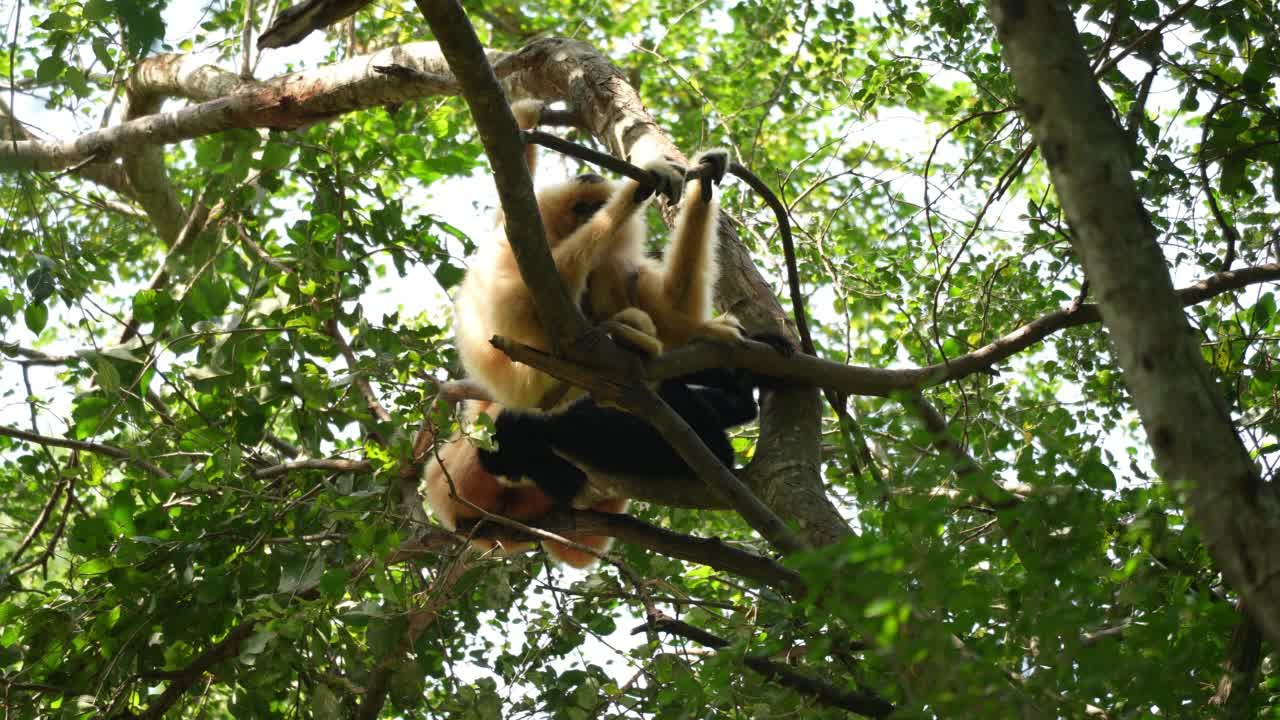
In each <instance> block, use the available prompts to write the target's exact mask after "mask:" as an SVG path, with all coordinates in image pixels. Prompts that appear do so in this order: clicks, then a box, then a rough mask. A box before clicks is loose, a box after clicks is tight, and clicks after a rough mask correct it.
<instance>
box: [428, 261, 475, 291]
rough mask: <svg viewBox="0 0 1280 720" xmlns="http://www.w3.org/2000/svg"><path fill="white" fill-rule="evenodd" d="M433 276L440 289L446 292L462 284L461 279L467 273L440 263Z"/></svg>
mask: <svg viewBox="0 0 1280 720" xmlns="http://www.w3.org/2000/svg"><path fill="white" fill-rule="evenodd" d="M434 274H435V276H436V282H438V283H440V287H442V288H444V289H446V290H448V289H449V288H451V287H453V286H454V285H457V284H458V283H460V282H462V278H464V277H466V274H467V271H466V270H463V269H462V268H459V267H456V266H454V265H452V264H450V263H448V262H444V261H442V262H440V264H439V265H436V269H435V273H434Z"/></svg>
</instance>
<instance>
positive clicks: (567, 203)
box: [538, 173, 617, 247]
mask: <svg viewBox="0 0 1280 720" xmlns="http://www.w3.org/2000/svg"><path fill="white" fill-rule="evenodd" d="M616 189H617V188H616V186H615V185H614V183H612V182H610V181H608V180H605V179H604V178H602V177H600V176H599V175H593V174H590V173H588V174H585V175H579V176H578V177H575V178H573V179H572V180H569V181H567V182H563V183H560V184H559V185H553V186H552V187H549V188H546V189H545V190H543V191H542V192H540V193H538V211H539V212H541V213H542V224H543V225H545V226H546V228H547V244H548V245H550V246H551V247H555V246H556V245H557V244H559V243H560V241H561V240H564V239H565V238H567V237H569V235H571V234H572V233H573V231H574V230H577V229H578V228H579V227H581V226H582V224H583V223H585V222H586V221H587V220H590V219H591V216H592V215H595V214H596V212H597V211H599V210H600V208H602V207H604V206H605V203H607V202H608V201H609V197H610V196H611V195H613V193H614V192H615V191H616Z"/></svg>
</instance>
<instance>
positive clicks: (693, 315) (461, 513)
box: [424, 101, 755, 567]
mask: <svg viewBox="0 0 1280 720" xmlns="http://www.w3.org/2000/svg"><path fill="white" fill-rule="evenodd" d="M542 107H543V105H542V103H540V102H537V101H522V102H518V103H516V104H514V105H513V106H512V112H513V113H514V114H515V116H516V120H517V123H518V124H519V126H520V128H521V129H526V130H527V129H530V128H532V127H534V126H536V124H537V121H538V117H539V115H540V114H541V111H542ZM526 160H527V162H528V164H529V170H530V174H531V175H532V174H533V173H534V171H535V169H536V148H535V147H534V146H533V145H529V146H528V148H527V149H526ZM695 163H697V164H698V165H707V166H708V167H709V172H708V173H707V174H708V175H709V176H710V177H709V178H708V179H707V180H706V181H703V180H701V179H699V180H695V181H694V182H693V183H691V185H693V187H691V188H689V192H688V193H687V195H686V198H685V201H684V202H683V203H682V204H681V207H680V211H679V216H678V219H677V222H676V229H675V232H674V233H673V239H672V242H671V245H670V247H669V248H668V250H667V252H666V253H665V255H664V258H663V260H662V261H657V260H653V259H650V258H648V257H646V256H645V253H644V239H645V232H644V223H643V218H642V217H641V216H640V215H639V214H638V213H636V210H638V209H640V208H641V207H642V206H643V204H644V202H645V201H646V200H647V199H648V197H649V196H650V195H652V194H653V193H654V192H665V193H667V194H669V195H673V196H674V195H678V193H679V189H680V185H681V183H682V182H683V177H682V174H681V172H680V169H679V168H677V167H676V166H675V165H673V164H671V163H670V162H668V161H666V160H665V159H662V160H656V161H653V162H650V163H647V164H646V165H645V166H644V167H645V169H647V170H649V171H650V172H651V173H652V174H653V176H654V178H655V183H654V184H653V185H652V186H646V185H642V184H641V183H638V182H636V181H634V180H627V181H625V182H622V183H613V182H610V181H608V180H605V179H604V178H601V177H600V176H598V175H592V174H588V175H581V176H579V177H577V178H574V179H572V180H569V181H568V182H565V183H561V184H559V185H556V186H553V187H551V188H547V189H544V190H542V191H541V192H539V193H538V208H539V212H540V213H541V215H542V220H543V224H544V225H545V226H546V232H547V242H548V245H549V246H550V248H551V251H552V257H553V259H554V260H555V264H556V269H557V270H558V271H559V273H560V276H561V279H562V281H563V282H564V284H565V287H566V289H567V290H568V292H569V294H570V296H571V297H572V298H573V299H574V300H575V302H579V303H580V304H581V305H582V306H583V308H584V311H585V312H586V314H587V315H588V316H589V317H590V318H591V319H593V320H596V321H607V322H608V323H609V325H610V329H611V332H613V334H614V335H615V338H617V339H619V340H620V341H622V342H623V343H624V344H627V345H629V346H631V347H633V348H635V349H637V350H639V351H641V352H645V353H650V354H654V353H657V352H660V351H661V350H662V349H663V348H664V347H678V346H680V345H684V344H686V343H688V342H691V341H693V340H696V339H699V338H710V339H720V340H730V341H737V340H740V339H741V338H742V330H741V327H740V326H739V325H738V323H737V321H736V320H734V319H733V318H732V317H730V316H724V317H721V318H716V319H711V300H712V293H713V290H714V287H715V282H716V279H717V276H718V266H717V264H716V261H715V250H716V242H715V239H716V224H717V222H718V210H717V208H716V205H715V201H714V198H713V197H712V193H711V192H710V190H711V186H712V185H714V184H718V183H719V182H720V180H721V179H722V178H723V176H724V173H725V171H726V170H727V167H728V155H727V154H726V153H725V152H724V151H720V150H714V151H709V152H705V153H702V154H701V155H699V156H698V158H697V159H696V160H695ZM703 183H710V184H708V185H707V186H706V187H705V188H704V187H702V185H703ZM502 225H503V220H502V218H501V216H500V217H499V230H501V229H502ZM455 332H456V334H457V343H458V349H459V354H460V355H461V358H462V363H463V367H464V368H465V369H466V371H467V374H468V377H469V378H471V379H473V380H475V381H478V382H479V383H480V384H481V385H482V386H484V387H485V389H487V390H488V391H489V393H490V394H491V396H492V397H493V399H494V400H495V401H496V402H494V403H486V404H479V403H472V404H469V406H468V408H467V410H466V412H467V413H468V417H470V418H474V416H475V414H477V413H479V412H486V413H487V414H489V415H490V416H491V417H494V418H495V422H496V423H497V424H499V425H500V426H501V428H502V429H501V430H500V431H499V432H500V433H501V434H502V435H503V437H504V439H500V440H499V443H504V442H505V443H510V444H511V447H512V448H519V447H528V445H522V444H521V440H522V438H523V437H524V433H525V431H526V430H528V431H529V432H531V433H533V432H535V431H536V432H538V433H543V432H553V433H554V434H556V435H573V434H574V433H575V432H576V433H580V434H581V436H582V437H590V436H592V435H593V434H595V433H597V432H599V431H600V430H602V429H607V428H613V429H615V431H616V433H618V435H616V436H613V437H611V440H612V443H613V444H612V447H613V448H614V452H611V453H609V456H608V457H607V458H605V464H606V465H608V466H609V468H610V469H611V471H612V472H613V474H632V475H652V474H656V473H654V472H647V471H648V470H654V469H656V470H658V471H665V470H673V471H676V472H679V471H681V470H683V471H684V472H686V473H687V472H688V468H687V467H686V466H684V465H683V462H681V461H680V460H679V458H678V456H675V453H674V450H672V449H671V448H670V447H668V446H667V445H666V443H665V442H664V441H662V439H661V437H660V436H659V435H657V432H656V431H655V430H653V429H652V428H651V427H649V426H648V425H647V424H646V423H644V422H643V421H642V420H639V419H638V418H635V417H632V416H630V415H627V414H626V413H623V412H621V411H617V410H610V409H608V408H602V407H600V406H599V405H597V404H596V403H594V401H591V400H590V399H589V398H582V399H577V400H576V401H575V397H576V396H570V397H568V398H567V399H564V400H562V401H561V402H560V407H561V408H562V409H561V410H556V411H553V413H552V414H550V415H546V416H538V415H531V414H529V413H525V412H520V413H513V412H511V411H510V410H508V411H506V412H504V411H503V408H504V407H505V408H517V409H521V410H537V409H540V408H541V406H542V403H543V402H544V400H545V399H546V398H547V397H550V396H551V395H552V393H553V392H554V391H555V390H556V389H557V388H559V387H560V381H558V380H556V379H555V378H552V377H551V376H549V375H547V374H545V373H542V372H541V371H538V370H535V369H534V368H532V367H529V366H526V365H522V364H520V363H516V362H513V361H512V360H511V359H510V358H508V357H507V356H506V355H505V354H504V353H502V352H501V351H500V350H498V349H497V348H494V347H493V346H492V345H491V344H490V343H489V338H490V337H491V336H493V335H503V336H505V337H507V338H509V339H511V340H514V341H516V342H521V343H524V344H526V345H530V346H532V347H535V348H539V349H542V350H549V349H550V348H549V345H550V343H549V338H548V337H547V335H546V332H545V330H544V329H543V328H542V326H541V324H540V323H539V322H538V318H537V315H536V313H535V311H534V306H533V302H532V298H531V296H530V293H529V291H528V288H527V287H526V286H525V285H524V281H523V279H522V278H521V276H520V272H519V269H518V267H517V266H516V263H515V256H514V254H513V253H512V251H511V247H510V245H509V244H508V243H507V240H506V236H505V233H501V234H500V235H499V236H498V237H497V238H496V239H495V242H492V243H491V244H489V245H488V246H487V247H485V248H483V249H482V251H481V254H480V256H479V257H478V258H477V260H476V261H475V263H474V264H473V265H472V268H471V269H470V270H469V271H468V273H467V276H466V279H465V280H464V281H463V284H462V287H461V289H460V290H459V293H458V298H457V301H456V308H455ZM717 382H718V383H719V384H720V386H721V388H712V387H706V388H704V387H695V386H697V385H698V381H697V380H696V379H695V381H694V386H691V385H688V384H686V383H683V382H681V381H679V380H677V381H668V382H666V383H663V384H662V385H661V386H660V387H659V393H660V394H662V395H664V398H665V399H667V400H668V402H670V403H673V405H675V406H677V408H676V409H677V412H680V413H681V414H682V416H684V417H685V420H686V421H687V422H690V424H691V425H694V427H695V430H696V431H697V432H698V434H699V435H700V436H701V437H702V438H703V440H704V442H708V443H709V444H713V445H714V447H713V449H714V450H715V451H716V453H717V456H718V457H720V458H721V460H722V462H725V463H726V464H727V465H728V466H729V467H732V465H733V453H732V448H731V447H730V446H729V445H728V439H727V437H725V434H724V430H725V429H726V428H727V427H732V426H733V425H737V424H741V423H742V422H746V421H747V420H749V419H751V418H753V417H755V401H754V399H753V398H752V397H751V395H750V390H749V389H748V390H747V393H746V397H747V401H748V402H749V404H750V408H751V410H750V414H749V416H748V417H745V418H743V419H740V420H739V419H737V418H739V417H741V416H742V412H743V411H742V410H737V411H735V412H723V413H721V412H717V406H716V401H714V400H713V401H708V400H705V399H703V396H704V395H708V396H714V397H717V398H719V397H720V394H723V393H724V390H723V386H724V384H725V382H724V380H723V378H720V379H719V380H717ZM735 383H736V381H735ZM713 393H714V394H715V395H711V394H713ZM579 394H580V393H579ZM736 397H737V398H739V399H738V400H737V402H738V403H741V400H740V398H741V391H738V392H737V395H736ZM723 409H724V408H723V407H722V408H720V410H723ZM686 413H688V414H686ZM503 418H506V420H504V419H503ZM630 435H634V436H635V437H636V440H637V444H635V445H630V446H629V445H628V444H627V443H626V441H627V440H628V439H629V438H628V436H630ZM575 447H576V446H575V445H574V444H573V443H560V448H561V449H562V450H565V451H566V452H567V453H568V454H569V455H571V456H572V455H575V454H576V455H579V456H581V457H583V458H584V465H586V466H591V465H592V463H591V462H589V460H590V459H591V457H590V453H575V452H574V450H575ZM654 448H656V450H655V449H654ZM578 449H580V448H578ZM673 458H674V460H673ZM655 461H658V462H657V464H656V465H653V463H654V462H655ZM526 465H528V466H527V467H526ZM486 466H487V468H486ZM597 467H599V465H598V463H597ZM633 469H634V471H632V470H633ZM450 479H451V480H452V481H453V492H452V493H451V492H450V488H449V483H448V481H449V480H450ZM530 479H532V480H533V482H534V483H535V484H534V485H528V484H527V483H525V484H522V483H524V482H525V481H526V480H530ZM424 484H425V486H426V487H425V491H424V494H425V496H426V497H427V501H428V504H429V505H430V506H431V508H432V511H433V512H434V514H435V515H436V517H437V518H438V519H440V521H441V522H442V524H444V525H445V526H446V527H449V528H450V529H453V528H456V526H457V521H458V520H460V519H461V520H467V519H475V518H478V517H480V514H479V513H477V512H476V511H475V509H474V508H471V507H469V506H467V504H466V503H468V502H469V503H472V504H474V505H475V506H477V507H479V508H482V509H484V510H486V511H489V512H500V513H502V514H505V515H507V516H508V517H512V518H514V519H531V518H534V517H537V516H538V515H541V514H545V513H546V512H547V511H548V510H549V509H550V508H554V507H557V506H559V507H568V506H577V507H590V508H591V509H595V510H600V511H604V512H623V511H625V509H626V505H627V501H626V499H623V498H602V499H595V500H587V499H585V498H582V497H580V494H581V493H582V490H583V488H584V486H586V485H587V484H588V478H587V475H586V474H585V473H584V472H583V471H582V470H581V469H579V468H577V467H575V466H574V465H572V464H571V463H570V462H566V461H564V460H563V459H561V456H559V455H554V454H550V455H549V454H548V453H547V452H542V453H537V454H532V455H530V454H526V452H524V451H520V450H514V449H513V450H509V451H504V450H502V449H501V448H500V449H499V450H498V451H497V453H496V454H493V453H490V454H488V455H484V456H482V457H477V450H476V448H475V447H473V446H472V445H470V444H469V443H467V442H465V441H462V440H459V439H456V438H455V440H454V441H453V442H451V443H449V444H448V445H446V446H445V447H444V449H443V450H441V452H440V462H436V461H434V460H432V461H430V462H428V464H427V469H426V474H425V479H424ZM530 490H533V491H539V492H540V494H531V493H530ZM455 494H456V498H455V496H454V495H455ZM463 501H465V502H463ZM571 539H574V540H575V541H576V542H580V543H582V544H584V545H587V546H589V547H592V548H595V549H597V550H600V551H604V550H606V549H607V548H608V547H609V545H610V544H611V542H612V540H611V538H602V537H594V536H573V537H571ZM483 545H485V546H488V547H491V546H492V543H484V544H483ZM544 546H545V547H546V549H547V550H548V552H549V554H551V555H552V556H553V557H554V558H556V559H558V560H560V561H562V562H566V563H568V564H570V565H574V566H576V567H585V566H587V565H590V564H591V563H593V562H594V561H595V557H594V556H593V555H589V554H586V553H583V552H581V551H579V550H576V549H573V548H568V547H565V546H561V545H558V544H552V543H544ZM503 549H504V550H507V551H512V550H515V549H523V547H520V548H511V547H506V548H503Z"/></svg>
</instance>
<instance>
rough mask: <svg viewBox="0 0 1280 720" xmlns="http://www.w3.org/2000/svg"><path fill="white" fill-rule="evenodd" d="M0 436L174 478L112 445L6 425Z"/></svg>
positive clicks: (0, 430) (1, 429)
mask: <svg viewBox="0 0 1280 720" xmlns="http://www.w3.org/2000/svg"><path fill="white" fill-rule="evenodd" d="M0 436H3V437H11V438H14V439H15V440H23V441H25V442H31V443H36V444H37V445H45V446H48V447H61V448H68V449H70V450H81V451H84V452H91V453H95V454H97V455H106V456H107V457H113V458H116V459H117V460H124V461H125V462H127V463H132V464H134V465H137V466H138V467H140V468H142V469H143V470H146V471H147V472H149V473H151V474H153V475H158V476H160V477H162V478H169V477H173V476H172V475H170V474H169V471H167V470H165V469H164V468H162V467H160V466H158V465H154V464H152V463H150V462H148V461H146V460H143V459H141V458H136V457H133V456H132V455H131V454H129V451H127V450H122V449H120V448H118V447H112V446H110V445H101V444H99V443H94V442H85V441H83V440H72V439H70V438H58V437H50V436H48V435H37V434H36V433H33V432H27V431H26V430H19V429H17V428H12V427H8V426H4V425H0Z"/></svg>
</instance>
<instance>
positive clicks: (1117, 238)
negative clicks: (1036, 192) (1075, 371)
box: [987, 0, 1280, 642]
mask: <svg viewBox="0 0 1280 720" xmlns="http://www.w3.org/2000/svg"><path fill="white" fill-rule="evenodd" d="M987 8H988V11H989V13H990V16H991V19H992V22H993V23H994V25H995V28H996V33H997V36H998V37H999V40H1000V43H1001V45H1002V51H1003V55H1004V60H1005V62H1006V64H1007V65H1008V66H1009V69H1010V73H1011V75H1012V77H1013V81H1014V84H1015V85H1016V86H1017V90H1018V93H1019V95H1020V96H1021V104H1022V107H1021V110H1022V113H1023V115H1024V116H1025V118H1026V120H1027V123H1028V125H1029V126H1030V129H1031V133H1032V135H1033V137H1034V138H1035V140H1036V144H1037V146H1038V147H1039V150H1040V154H1041V156H1042V157H1043V158H1044V160H1045V163H1046V164H1047V165H1048V167H1049V171H1050V174H1051V177H1052V180H1053V185H1054V189H1055V190H1056V191H1057V193H1058V197H1059V199H1060V201H1061V203H1062V207H1063V210H1064V211H1065V212H1066V215H1067V220H1068V222H1069V223H1070V225H1071V228H1072V231H1073V233H1072V244H1073V247H1074V249H1075V251H1076V253H1077V255H1078V256H1079V257H1080V259H1081V262H1082V263H1083V265H1084V269H1085V273H1086V276H1087V278H1088V280H1089V283H1090V287H1092V288H1093V290H1094V293H1095V296H1096V297H1097V299H1098V309H1099V312H1100V314H1101V316H1102V323H1103V325H1104V326H1105V327H1106V329H1107V333H1108V336H1109V337H1110V339H1111V342H1112V344H1113V347H1114V349H1115V356H1116V360H1117V362H1118V363H1119V365H1120V368H1121V369H1122V371H1123V373H1124V379H1125V383H1126V384H1127V385H1128V387H1129V390H1130V392H1131V393H1132V395H1133V400H1134V405H1135V406H1136V407H1137V410H1138V413H1139V415H1140V416H1141V418H1142V424H1143V427H1144V429H1145V430H1146V433H1147V437H1148V440H1149V441H1150V443H1151V447H1152V449H1153V450H1154V451H1155V458H1156V464H1157V467H1158V468H1159V470H1160V473H1161V475H1162V476H1163V477H1164V478H1165V479H1166V480H1167V481H1168V482H1170V483H1172V484H1173V486H1174V487H1175V488H1176V489H1177V490H1178V491H1179V492H1181V493H1183V495H1184V497H1185V498H1186V499H1187V502H1188V506H1189V509H1190V513H1191V517H1192V520H1193V522H1194V523H1195V524H1196V526H1197V528H1198V529H1199V531H1200V533H1201V536H1202V537H1203V538H1204V541H1205V543H1206V545H1207V546H1208V548H1209V551H1210V553H1211V554H1212V556H1213V558H1214V559H1215V561H1216V562H1217V564H1218V567H1219V568H1220V569H1221V570H1222V572H1223V574H1224V575H1225V576H1226V578H1227V580H1228V581H1229V583H1230V584H1231V585H1232V586H1233V587H1234V588H1235V589H1236V590H1237V591H1239V592H1240V593H1241V594H1242V595H1243V596H1244V598H1245V601H1246V602H1245V604H1246V606H1247V607H1248V608H1249V610H1250V611H1251V612H1252V613H1253V616H1254V617H1255V618H1256V619H1257V620H1258V622H1259V624H1260V625H1261V626H1262V628H1263V630H1264V632H1265V633H1266V634H1267V636H1268V637H1269V638H1270V639H1271V641H1272V642H1276V641H1278V640H1280V582H1277V581H1278V580H1280V573H1277V569H1280V533H1278V529H1280V528H1278V527H1277V526H1278V525H1280V522H1278V520H1277V518H1280V515H1277V512H1276V509H1277V498H1276V496H1275V493H1274V491H1273V489H1272V487H1271V486H1269V485H1264V484H1263V483H1262V482H1261V479H1260V477H1259V475H1258V471H1257V468H1256V467H1255V466H1254V464H1253V462H1252V460H1251V459H1250V458H1249V455H1248V453H1247V451H1246V450H1245V448H1244V445H1243V444H1242V443H1241V442H1240V438H1239V437H1238V436H1237V434H1236V431H1235V427H1234V426H1233V423H1232V420H1231V416H1230V413H1229V412H1228V409H1227V406H1226V404H1225V402H1224V400H1223V397H1222V393H1221V392H1220V391H1219V389H1218V388H1217V386H1216V385H1215V383H1214V381H1213V378H1212V376H1211V375H1210V374H1209V368H1208V366H1207V365H1206V363H1205V361H1204V359H1203V358H1202V357H1201V355H1200V351H1199V349H1198V347H1197V345H1196V342H1195V338H1194V336H1193V335H1192V333H1191V329H1190V327H1189V325H1188V323H1187V320H1186V316H1185V314H1184V313H1183V311H1182V302H1181V301H1180V300H1179V298H1178V296H1177V295H1176V294H1175V292H1174V289H1173V283H1172V281H1171V280H1170V277H1169V270H1168V267H1167V266H1166V264H1165V260H1164V256H1163V254H1162V252H1161V249H1160V245H1159V244H1158V242H1157V232H1156V229H1155V227H1154V226H1153V225H1152V223H1151V220H1150V218H1149V216H1148V215H1147V212H1146V210H1145V209H1144V208H1143V205H1142V199H1141V198H1140V197H1139V196H1138V193H1137V189H1136V187H1135V185H1134V182H1133V178H1132V176H1131V174H1130V173H1131V164H1130V160H1129V151H1128V146H1127V144H1126V141H1125V138H1124V135H1123V132H1122V131H1121V130H1120V128H1119V127H1118V126H1117V125H1116V124H1115V122H1114V120H1113V118H1112V114H1111V109H1110V106H1109V105H1108V104H1107V101H1106V98H1105V97H1104V96H1103V94H1102V90H1101V88H1100V87H1099V86H1098V83H1097V82H1096V81H1095V80H1094V77H1093V74H1092V73H1091V72H1090V70H1089V64H1088V61H1087V59H1086V57H1085V54H1084V50H1083V46H1082V44H1081V39H1080V36H1079V34H1078V33H1077V31H1076V27H1075V23H1074V20H1073V19H1072V16H1071V11H1070V8H1069V6H1068V5H1067V4H1066V3H1063V2H1047V1H1040V2H1027V1H1026V0H988V2H987Z"/></svg>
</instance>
